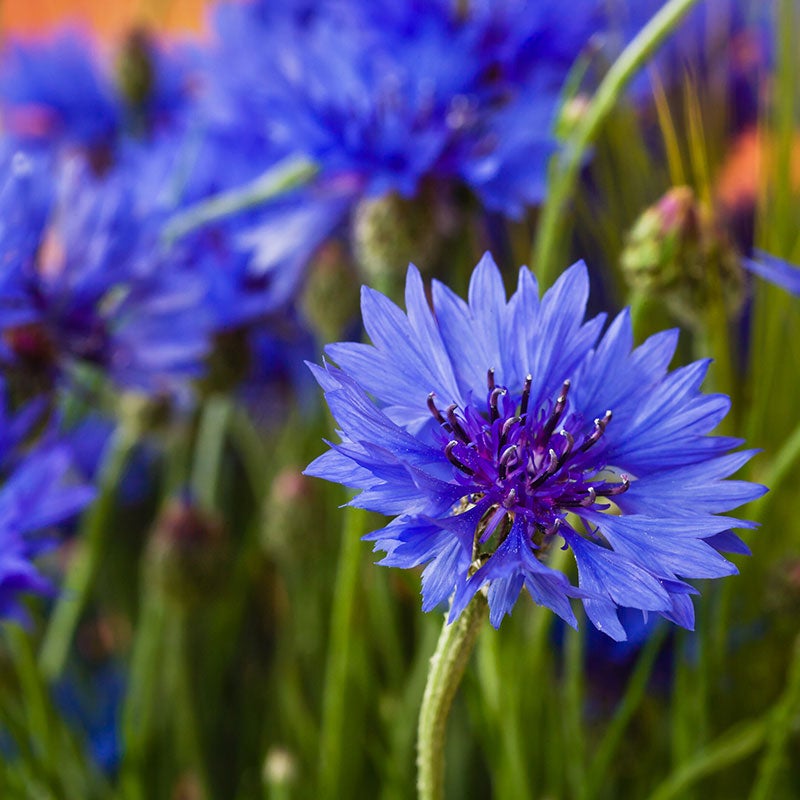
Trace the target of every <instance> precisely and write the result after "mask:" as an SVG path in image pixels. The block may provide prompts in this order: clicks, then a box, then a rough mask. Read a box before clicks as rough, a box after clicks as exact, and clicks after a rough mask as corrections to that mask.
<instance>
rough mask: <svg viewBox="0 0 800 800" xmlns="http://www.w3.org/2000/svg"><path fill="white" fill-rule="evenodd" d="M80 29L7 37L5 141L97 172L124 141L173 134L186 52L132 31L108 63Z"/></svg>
mask: <svg viewBox="0 0 800 800" xmlns="http://www.w3.org/2000/svg"><path fill="white" fill-rule="evenodd" d="M100 49H101V48H100V44H99V42H97V41H96V40H95V39H94V38H93V37H92V36H91V35H90V34H89V33H88V32H86V31H84V30H81V29H80V28H70V27H67V28H62V29H58V30H56V31H54V32H53V33H52V34H49V35H47V36H42V37H36V38H33V39H17V38H12V39H9V40H8V41H6V42H5V43H4V45H3V49H2V51H1V52H0V118H2V122H3V128H4V135H5V136H6V137H9V138H11V139H13V140H14V141H15V143H16V144H18V145H19V146H22V147H24V148H26V149H32V148H38V149H46V150H47V149H51V150H52V149H56V150H58V149H62V148H66V149H68V150H72V149H79V150H81V151H82V152H85V153H88V154H89V155H90V156H91V158H92V161H93V163H94V164H95V166H96V167H97V168H98V169H99V170H100V171H102V170H104V169H105V168H107V166H108V164H109V163H110V162H113V160H114V157H115V154H116V153H115V151H116V149H117V147H118V146H119V145H120V144H121V143H122V142H124V141H125V140H126V139H127V138H129V137H143V136H147V135H151V134H154V133H161V132H163V131H165V130H171V129H173V128H175V127H178V126H179V125H180V124H182V123H183V122H184V121H185V115H186V114H187V113H188V109H189V108H190V106H191V103H190V100H191V83H192V69H191V62H192V60H193V59H194V56H193V55H192V53H191V51H190V50H189V49H188V48H185V47H172V46H167V45H165V44H164V43H162V42H160V41H157V40H155V39H154V38H151V37H149V36H148V35H146V34H145V33H144V32H143V31H134V32H133V33H132V34H131V35H130V36H129V37H128V40H127V41H126V42H125V43H124V46H123V49H122V52H121V55H119V56H118V61H119V63H118V64H117V65H116V66H117V72H118V73H119V74H118V75H115V73H114V69H113V64H111V63H107V62H106V61H104V60H103V59H101V57H100Z"/></svg>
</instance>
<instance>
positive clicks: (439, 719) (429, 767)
mask: <svg viewBox="0 0 800 800" xmlns="http://www.w3.org/2000/svg"><path fill="white" fill-rule="evenodd" d="M486 605H487V604H486V598H485V597H484V595H483V594H482V593H481V592H478V594H476V595H475V597H474V598H473V599H472V601H471V602H470V604H469V605H468V606H467V607H466V608H465V609H464V611H463V612H462V613H461V616H460V617H459V618H458V619H457V620H455V622H453V624H452V625H448V624H447V619H446V618H445V623H444V627H443V628H442V633H441V635H440V636H439V642H438V644H437V645H436V652H435V653H434V654H433V657H432V658H431V664H430V670H429V672H428V682H427V684H426V685H425V694H424V696H423V698H422V709H421V710H420V714H419V727H418V729H417V793H418V797H419V800H442V798H443V797H444V740H445V731H446V728H447V717H448V715H449V713H450V707H451V706H452V704H453V699H454V698H455V696H456V691H457V690H458V685H459V684H460V683H461V678H462V676H463V675H464V670H465V669H466V667H467V663H468V661H469V657H470V654H471V653H472V648H473V646H474V644H475V640H476V639H477V637H478V632H479V631H480V629H481V623H482V622H483V621H484V619H485V617H486Z"/></svg>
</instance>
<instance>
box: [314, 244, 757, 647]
mask: <svg viewBox="0 0 800 800" xmlns="http://www.w3.org/2000/svg"><path fill="white" fill-rule="evenodd" d="M588 291H589V281H588V276H587V271H586V268H585V266H584V265H583V264H582V263H579V264H576V265H574V266H573V267H572V268H570V269H569V270H567V271H566V272H565V273H564V274H563V275H562V277H561V278H560V279H559V280H558V282H557V283H556V284H555V285H554V286H553V288H552V289H550V290H549V291H548V292H547V293H546V294H545V295H544V296H543V297H542V298H541V299H540V298H539V294H538V290H537V285H536V280H535V278H534V276H533V275H532V274H531V272H530V271H529V270H528V269H526V268H522V269H521V270H520V272H519V283H518V287H517V291H516V292H515V293H514V295H513V296H512V297H511V298H510V300H508V301H507V300H506V294H505V289H504V287H503V282H502V278H501V276H500V273H499V271H498V269H497V267H496V266H495V264H494V262H493V260H492V259H491V257H490V256H489V255H488V254H487V255H486V256H484V258H483V260H482V261H481V262H480V264H479V265H478V267H477V268H476V269H475V271H474V273H473V276H472V280H471V283H470V289H469V301H468V303H465V302H464V301H463V300H461V299H460V298H459V297H457V296H456V295H455V294H454V293H453V292H452V291H450V290H449V289H448V288H447V287H446V286H444V285H443V284H441V283H438V282H434V284H433V288H432V296H433V311H432V310H431V308H430V307H429V306H428V302H427V300H426V296H425V291H424V288H423V284H422V280H421V277H420V275H419V273H418V271H417V270H416V269H415V268H414V267H413V266H412V267H410V268H409V272H408V278H407V283H406V298H405V299H406V307H407V313H406V314H403V313H402V311H400V310H399V309H398V308H397V307H396V306H395V305H394V304H393V303H391V302H390V301H389V300H388V299H387V298H385V297H383V296H382V295H380V294H379V293H377V292H375V291H372V290H370V289H367V288H365V289H364V290H363V293H362V312H363V317H364V326H365V329H366V331H367V333H368V335H369V336H370V338H371V339H372V342H373V344H371V345H367V344H356V343H339V344H334V345H330V346H328V348H327V349H326V352H327V354H328V355H329V356H330V358H331V359H333V360H334V361H335V362H336V363H337V364H338V366H333V365H331V364H328V363H326V364H325V365H324V366H323V367H317V366H314V367H312V369H313V371H314V374H315V375H316V377H317V380H318V381H319V383H320V385H321V386H322V388H323V389H324V391H325V396H326V399H327V401H328V405H329V406H330V408H331V411H332V413H333V415H334V417H335V418H336V420H337V422H338V423H339V425H340V428H341V429H340V431H339V435H340V437H341V442H340V443H339V444H331V449H330V451H328V452H327V453H325V454H323V455H322V456H320V457H319V458H318V459H317V460H315V461H314V462H313V463H312V464H311V465H310V466H309V467H308V469H307V472H308V474H311V475H315V476H318V477H323V478H326V479H327V480H330V481H336V482H339V483H343V484H344V485H346V486H351V487H356V488H359V489H361V490H362V491H361V494H360V495H358V496H357V497H356V498H355V499H354V500H353V501H352V504H353V505H356V506H358V507H362V508H366V509H369V510H373V511H379V512H382V513H384V514H389V515H396V516H395V519H393V520H392V521H391V522H390V523H389V524H388V525H387V526H386V527H384V528H382V529H380V530H378V531H375V532H373V533H371V534H368V536H367V537H365V538H367V539H369V540H371V541H374V542H375V547H376V549H378V550H383V551H385V552H386V553H387V555H386V557H385V558H384V559H383V561H382V562H381V563H382V564H385V565H387V566H397V567H415V566H418V565H421V564H426V565H427V566H426V567H425V570H424V572H423V574H422V594H423V609H425V610H431V609H433V608H435V607H436V606H438V605H439V604H440V603H443V602H445V601H447V600H448V598H450V597H451V596H452V606H451V610H450V619H451V620H452V619H454V618H456V617H457V616H458V615H459V614H460V613H461V611H462V610H463V609H464V608H465V607H466V605H467V603H468V602H469V601H470V599H471V598H472V597H473V595H474V594H475V593H476V592H477V591H479V590H481V589H482V588H483V587H485V586H488V600H489V606H490V619H491V622H492V624H493V625H494V626H495V627H497V626H499V624H500V622H501V620H502V618H503V616H504V615H505V614H507V613H510V611H511V609H512V607H513V606H514V603H515V602H516V599H517V597H518V595H519V594H520V591H521V590H522V587H523V586H525V587H526V588H527V589H528V591H529V593H530V594H531V596H532V597H533V599H534V600H535V601H536V602H537V603H539V604H541V605H544V606H547V607H548V608H550V609H552V610H553V611H554V612H555V613H557V614H558V615H559V616H560V617H562V618H563V619H564V620H566V621H567V622H568V623H569V624H571V625H575V624H576V618H575V615H574V612H573V610H572V608H571V605H570V598H580V599H581V600H582V602H583V605H584V607H585V609H586V613H587V615H588V616H589V618H590V619H591V621H592V622H593V623H594V624H595V626H596V627H597V628H598V629H599V630H601V631H603V632H605V633H607V634H608V635H609V636H611V637H612V638H614V639H624V638H625V631H624V629H623V627H622V625H621V624H620V622H619V619H618V617H617V610H618V609H619V608H634V609H640V610H642V611H644V612H648V611H654V612H657V613H659V614H661V615H662V616H664V617H666V618H667V619H669V620H671V621H673V622H675V623H677V624H678V625H681V626H683V627H686V628H692V627H693V624H694V608H693V605H692V602H691V597H690V596H691V595H692V594H696V590H695V589H694V588H693V587H692V586H691V585H690V584H688V583H686V582H685V580H684V579H687V578H718V577H723V576H725V575H731V574H734V573H735V572H736V571H737V570H736V567H735V566H734V565H733V564H732V563H730V562H729V561H727V560H726V559H725V558H724V557H723V556H722V555H721V554H720V552H738V553H746V552H748V551H747V548H746V547H745V545H744V544H743V542H742V541H741V540H740V539H739V538H738V537H737V536H736V535H735V534H733V533H732V532H731V531H730V528H731V527H752V524H751V523H747V522H744V521H741V520H735V519H730V518H727V517H724V516H718V514H720V513H721V512H725V511H729V510H731V509H733V508H735V507H737V506H739V505H740V504H742V503H745V502H748V501H750V500H754V499H755V498H757V497H759V496H761V494H763V492H764V491H765V489H764V487H762V486H759V485H756V484H752V483H747V482H743V481H726V480H725V478H726V477H727V476H729V475H731V474H732V473H734V472H735V471H736V470H738V469H739V468H740V467H741V466H742V465H743V464H745V463H746V462H747V461H748V460H749V459H750V458H751V456H752V455H753V451H750V450H745V451H740V452H729V451H731V449H732V448H735V447H736V446H737V445H739V444H740V441H739V440H737V439H732V438H728V437H721V436H709V435H708V434H709V432H710V431H711V430H712V429H713V428H714V426H715V425H716V424H717V423H718V422H719V421H720V420H721V419H722V418H723V417H724V416H725V414H726V413H727V411H728V408H729V405H730V401H729V399H728V398H727V397H726V396H724V395H713V394H712V395H704V394H702V393H701V392H700V389H699V387H700V384H701V383H702V381H703V378H704V375H705V373H706V371H707V369H708V365H709V362H708V361H698V362H695V363H693V364H690V365H689V366H686V367H682V368H679V369H676V370H674V371H673V372H668V365H669V363H670V360H671V359H672V356H673V354H674V351H675V347H676V344H677V332H676V331H668V332H664V333H660V334H657V335H655V336H652V337H651V338H649V339H648V340H647V341H645V342H644V343H643V344H642V345H640V346H639V347H637V348H633V337H632V332H631V322H630V316H629V312H628V311H627V310H626V311H623V312H622V313H620V314H619V315H618V316H617V317H616V319H614V320H613V321H612V322H611V324H610V325H609V326H608V328H607V329H606V331H605V333H603V326H604V324H605V316H604V315H600V316H598V317H595V318H593V319H590V320H588V321H585V320H584V315H585V306H586V301H587V298H588ZM557 548H565V549H568V550H569V551H571V553H572V556H573V557H574V559H575V561H576V562H577V567H578V576H579V585H578V586H577V587H576V586H573V585H572V584H571V583H570V581H569V580H568V579H567V577H566V575H565V574H564V573H563V572H561V571H560V570H558V569H555V568H553V567H552V566H550V565H549V562H550V561H551V560H552V558H553V554H554V553H555V552H556V550H557Z"/></svg>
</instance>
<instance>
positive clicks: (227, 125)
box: [200, 0, 602, 238]
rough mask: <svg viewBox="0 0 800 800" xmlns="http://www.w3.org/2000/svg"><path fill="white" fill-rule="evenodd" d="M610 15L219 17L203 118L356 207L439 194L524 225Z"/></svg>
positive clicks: (507, 8) (523, 7)
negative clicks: (424, 189)
mask: <svg viewBox="0 0 800 800" xmlns="http://www.w3.org/2000/svg"><path fill="white" fill-rule="evenodd" d="M601 7H602V4H600V3H598V2H596V0H582V2H580V3H577V4H573V7H572V9H571V14H570V19H569V21H568V22H567V23H565V21H564V15H563V13H561V10H560V4H559V3H556V2H555V0H547V1H546V2H540V3H523V2H518V0H502V1H501V2H496V3H491V4H489V3H476V4H472V3H470V4H469V10H468V11H467V12H466V13H464V12H463V9H461V8H460V4H458V3H456V2H450V0H434V1H433V2H425V3H421V2H410V3H402V4H397V3H391V2H384V1H383V0H381V1H380V2H375V3H359V2H353V0H348V1H346V2H328V3H320V4H309V3H303V2H285V3H272V4H270V3H266V2H250V3H242V4H236V5H231V4H221V5H220V7H219V8H218V9H217V13H216V16H215V19H216V43H215V46H214V49H213V50H212V52H211V54H210V55H209V59H208V63H207V65H206V69H205V75H204V80H203V81H201V84H202V92H201V93H200V94H201V96H202V97H204V100H203V102H201V103H200V109H201V113H200V116H201V117H203V118H204V119H205V120H206V124H208V125H209V126H211V127H212V128H213V129H215V130H217V131H227V132H228V135H230V134H231V132H232V131H238V133H237V136H236V138H238V139H239V140H240V142H241V146H243V147H245V148H247V149H252V148H254V147H255V148H258V147H261V148H263V149H267V150H269V151H270V152H274V154H275V155H276V157H279V156H280V155H287V154H289V153H298V154H303V155H305V156H307V157H308V158H309V159H311V160H312V161H314V162H316V163H318V164H319V165H320V169H321V173H320V178H319V181H320V183H321V184H322V185H324V186H327V185H328V183H329V182H334V183H337V184H338V185H342V184H343V183H346V184H347V185H349V186H350V187H351V204H352V203H355V202H357V201H358V200H359V199H361V198H362V197H370V198H374V197H380V196H383V195H385V194H387V193H390V192H397V193H399V194H400V195H403V196H405V197H411V196H414V195H415V194H416V193H417V191H418V190H419V187H420V184H421V182H422V181H424V180H437V181H444V182H449V183H455V184H459V185H466V186H467V187H469V189H471V190H472V191H473V192H474V193H475V194H477V195H478V196H479V198H480V200H481V202H482V203H483V204H484V205H485V206H486V207H487V208H489V209H491V210H493V211H499V212H501V213H504V214H509V215H512V216H519V215H520V214H521V213H522V212H523V210H524V209H525V208H526V207H528V206H530V205H532V204H535V203H538V202H540V201H541V200H542V198H543V196H544V185H545V176H546V166H547V161H548V157H549V156H550V155H551V154H552V153H553V152H555V150H556V148H557V142H556V138H555V135H554V130H553V128H554V119H555V115H556V111H557V108H558V106H559V103H560V99H561V92H562V87H563V85H564V82H565V79H566V77H567V75H568V73H569V70H570V68H571V66H572V64H573V62H574V61H575V59H576V57H577V56H578V55H579V53H580V52H581V50H582V49H583V47H584V46H585V45H586V43H587V41H588V39H589V37H590V36H591V34H592V33H593V32H594V31H595V29H596V28H597V26H599V25H600V24H601V22H600V20H601V15H600V9H601ZM532 100H533V102H531V101H532ZM521 166H522V167H523V168H524V176H523V177H521V178H520V177H519V176H518V173H519V169H520V167H521ZM503 187H505V188H503ZM265 238H266V237H265Z"/></svg>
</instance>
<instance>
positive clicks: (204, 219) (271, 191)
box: [162, 156, 319, 245]
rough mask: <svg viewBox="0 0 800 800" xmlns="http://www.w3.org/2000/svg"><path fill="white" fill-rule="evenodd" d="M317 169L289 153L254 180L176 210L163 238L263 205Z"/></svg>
mask: <svg viewBox="0 0 800 800" xmlns="http://www.w3.org/2000/svg"><path fill="white" fill-rule="evenodd" d="M318 171H319V168H318V167H317V166H316V165H315V164H313V163H312V162H311V161H309V160H308V159H306V158H303V157H302V156H300V157H298V156H289V157H288V158H285V159H284V160H283V161H279V162H278V163H277V164H276V165H275V166H274V167H271V168H270V169H268V170H267V171H266V172H265V173H264V174H263V175H260V176H259V177H258V178H256V179H255V180H254V181H251V182H250V183H248V184H245V185H244V186H242V187H240V188H238V189H233V190H231V191H229V192H222V193H221V194H218V195H215V196H214V197H211V198H209V199H208V200H204V201H202V202H200V203H198V204H197V205H194V206H192V207H191V208H188V209H186V211H182V212H180V213H179V214H176V215H175V216H174V217H172V218H171V219H170V220H169V221H168V222H167V224H166V225H165V227H164V231H163V234H162V236H163V239H164V241H165V242H166V244H168V245H169V244H172V243H173V242H175V241H177V240H178V239H181V238H183V237H184V236H186V235H187V234H188V233H191V232H192V231H193V230H196V229H197V228H200V227H202V226H203V225H206V224H207V223H209V222H215V221H217V220H220V219H224V218H225V217H230V216H233V215H234V214H238V213H239V212H240V211H246V210H248V209H250V208H256V207H257V206H260V205H263V204H264V203H266V202H267V201H268V200H272V199H273V198H275V197H278V196H279V195H282V194H286V193H287V192H289V191H291V190H292V189H296V188H298V187H300V186H304V185H305V184H307V183H309V181H311V179H312V178H313V177H314V176H315V175H316V174H317V172H318Z"/></svg>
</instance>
